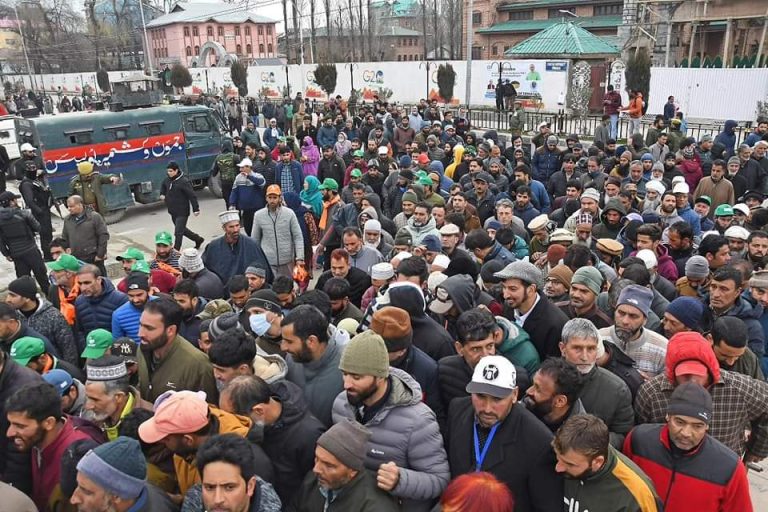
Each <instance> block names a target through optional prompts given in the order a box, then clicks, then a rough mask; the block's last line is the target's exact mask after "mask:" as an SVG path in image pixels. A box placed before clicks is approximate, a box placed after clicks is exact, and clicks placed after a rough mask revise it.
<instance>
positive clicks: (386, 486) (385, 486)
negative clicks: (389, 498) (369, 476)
mask: <svg viewBox="0 0 768 512" xmlns="http://www.w3.org/2000/svg"><path fill="white" fill-rule="evenodd" d="M399 481H400V468H399V467H397V464H395V463H394V462H387V463H386V464H382V465H381V466H379V472H378V473H377V475H376V482H377V483H378V484H379V489H382V490H384V491H387V492H389V491H391V490H392V489H394V488H395V487H397V482H399Z"/></svg>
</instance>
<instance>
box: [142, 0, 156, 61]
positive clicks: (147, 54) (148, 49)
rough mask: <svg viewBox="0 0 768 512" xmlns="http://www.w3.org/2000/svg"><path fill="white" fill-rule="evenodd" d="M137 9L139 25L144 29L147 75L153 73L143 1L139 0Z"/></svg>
mask: <svg viewBox="0 0 768 512" xmlns="http://www.w3.org/2000/svg"><path fill="white" fill-rule="evenodd" d="M139 11H141V27H142V29H143V30H144V44H145V45H146V46H145V48H146V51H145V54H144V55H145V57H146V58H147V67H148V68H149V76H152V75H154V74H155V71H154V69H153V68H152V52H151V51H150V48H149V37H148V36H147V22H146V21H145V20H144V2H143V1H142V0H139Z"/></svg>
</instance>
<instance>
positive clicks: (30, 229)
mask: <svg viewBox="0 0 768 512" xmlns="http://www.w3.org/2000/svg"><path fill="white" fill-rule="evenodd" d="M39 231H40V223H39V222H37V220H36V219H35V218H34V217H33V216H32V212H30V211H29V210H22V209H21V208H11V207H9V208H0V252H2V253H3V256H5V257H11V258H15V257H18V256H20V255H24V254H26V253H28V252H29V251H33V250H35V249H37V246H36V245H35V233H37V232H39Z"/></svg>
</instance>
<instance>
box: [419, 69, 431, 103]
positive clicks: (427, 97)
mask: <svg viewBox="0 0 768 512" xmlns="http://www.w3.org/2000/svg"><path fill="white" fill-rule="evenodd" d="M422 67H426V69H427V95H426V99H427V101H429V69H430V68H431V67H432V63H431V62H430V61H428V60H425V61H424V62H420V63H419V69H421V68H422Z"/></svg>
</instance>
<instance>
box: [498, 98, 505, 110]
mask: <svg viewBox="0 0 768 512" xmlns="http://www.w3.org/2000/svg"><path fill="white" fill-rule="evenodd" d="M496 110H504V98H503V97H499V96H496Z"/></svg>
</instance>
